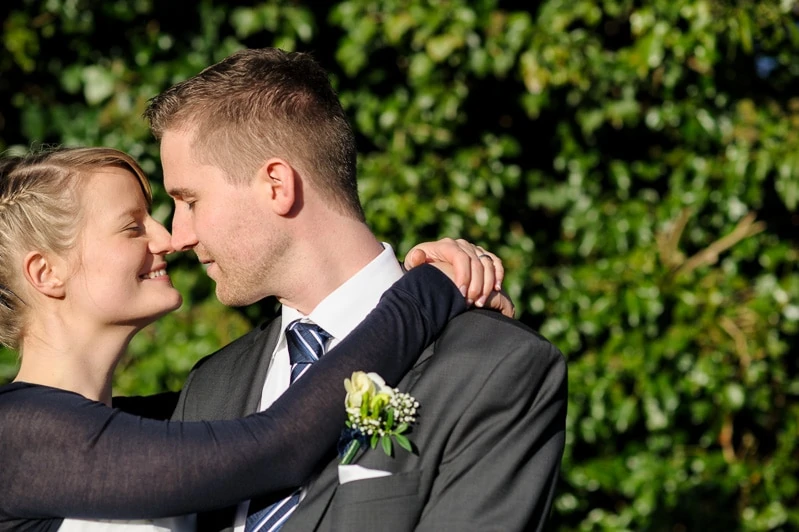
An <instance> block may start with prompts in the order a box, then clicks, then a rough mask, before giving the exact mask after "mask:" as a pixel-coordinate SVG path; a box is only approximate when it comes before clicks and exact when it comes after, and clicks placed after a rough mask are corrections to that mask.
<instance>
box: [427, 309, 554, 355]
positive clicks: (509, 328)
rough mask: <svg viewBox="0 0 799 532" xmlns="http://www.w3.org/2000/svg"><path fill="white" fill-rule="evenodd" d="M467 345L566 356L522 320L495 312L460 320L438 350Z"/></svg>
mask: <svg viewBox="0 0 799 532" xmlns="http://www.w3.org/2000/svg"><path fill="white" fill-rule="evenodd" d="M463 344H467V345H469V344H471V345H480V346H486V347H490V348H491V349H492V350H494V349H497V348H502V347H514V348H518V349H524V350H534V351H546V352H548V353H550V354H551V356H559V357H562V356H563V355H562V354H561V352H560V351H559V350H558V348H557V347H555V346H554V345H553V344H552V342H550V341H549V340H547V339H546V338H544V337H543V336H542V335H541V334H540V333H539V332H537V331H535V330H533V329H532V328H530V327H529V326H527V325H525V324H524V323H522V322H520V321H519V320H515V319H511V318H508V317H506V316H503V315H502V314H500V313H499V312H496V311H493V310H470V311H468V312H464V313H463V314H461V315H459V316H457V317H456V318H454V319H453V320H452V321H450V322H449V324H448V325H447V326H446V327H445V328H444V330H443V331H442V333H441V334H440V335H439V338H438V340H437V341H436V346H437V349H440V348H444V347H449V346H461V345H463Z"/></svg>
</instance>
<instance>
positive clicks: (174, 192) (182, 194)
mask: <svg viewBox="0 0 799 532" xmlns="http://www.w3.org/2000/svg"><path fill="white" fill-rule="evenodd" d="M166 193H167V194H169V195H170V196H172V197H173V198H178V199H182V198H186V197H191V196H194V191H193V190H191V189H188V188H170V189H169V190H167V191H166Z"/></svg>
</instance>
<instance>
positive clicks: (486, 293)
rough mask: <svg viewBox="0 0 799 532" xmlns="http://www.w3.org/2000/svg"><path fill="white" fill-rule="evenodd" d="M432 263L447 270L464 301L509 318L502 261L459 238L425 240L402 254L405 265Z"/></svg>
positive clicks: (511, 313)
mask: <svg viewBox="0 0 799 532" xmlns="http://www.w3.org/2000/svg"><path fill="white" fill-rule="evenodd" d="M426 263H432V264H433V265H434V266H436V267H438V268H439V269H440V270H441V271H443V272H444V273H446V274H447V275H448V276H449V277H450V279H452V282H454V283H455V285H456V286H457V287H458V288H459V289H460V291H461V293H462V294H463V296H464V297H465V298H466V302H467V304H469V305H472V304H474V305H475V306H477V307H485V308H490V309H495V310H499V311H500V312H502V314H504V315H505V316H508V317H510V318H512V317H513V315H514V311H515V309H514V306H513V302H512V301H511V300H510V298H509V297H508V296H507V295H506V294H505V293H504V292H502V280H503V279H504V277H505V268H504V267H503V266H502V260H501V259H500V258H499V257H497V256H496V255H494V254H493V253H491V252H488V251H486V250H485V249H484V248H482V247H480V246H475V245H474V244H472V243H470V242H467V241H466V240H463V239H462V238H459V239H457V240H453V239H451V238H444V239H442V240H439V241H437V242H424V243H422V244H418V245H416V246H414V247H413V248H411V250H410V251H409V252H408V254H407V255H406V257H405V268H407V269H409V270H410V269H411V268H413V267H415V266H419V265H421V264H426Z"/></svg>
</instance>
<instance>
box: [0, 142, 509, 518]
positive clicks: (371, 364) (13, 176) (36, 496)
mask: <svg viewBox="0 0 799 532" xmlns="http://www.w3.org/2000/svg"><path fill="white" fill-rule="evenodd" d="M150 201H151V195H150V188H149V185H148V183H147V180H146V178H145V177H144V174H143V172H142V170H141V169H140V168H139V166H138V165H137V164H136V163H135V161H133V159H131V158H130V157H129V156H127V155H125V154H124V153H122V152H118V151H116V150H111V149H104V148H83V149H72V150H59V151H53V152H49V153H44V154H40V155H36V156H31V157H28V158H25V159H19V158H16V159H9V160H6V161H4V162H3V163H2V164H0V342H2V343H4V344H6V345H8V346H11V347H12V348H16V349H19V352H20V355H21V366H20V371H19V374H18V375H17V378H16V379H15V382H14V383H12V384H9V385H7V386H3V387H0V530H17V529H19V530H22V529H24V530H55V529H57V528H58V527H59V526H60V525H61V522H62V520H61V517H63V516H71V517H72V516H74V517H82V518H109V519H136V518H144V517H161V516H170V515H178V514H184V513H190V512H193V511H197V510H202V509H209V508H214V507H220V506H226V505H229V504H232V503H235V502H237V501H239V500H245V499H248V498H251V497H252V496H254V495H256V494H259V493H263V492H268V491H276V490H283V489H287V488H292V487H296V486H298V485H300V484H301V483H302V482H303V480H304V479H305V478H306V477H307V476H308V475H309V474H310V473H311V471H312V469H313V466H314V465H315V464H316V462H317V461H318V460H319V459H320V458H321V457H322V455H323V454H324V452H325V451H326V450H327V449H328V448H330V446H331V445H332V444H333V443H334V442H335V439H336V437H337V435H338V433H339V431H340V429H341V427H342V426H343V422H344V409H343V405H342V401H343V397H344V391H343V385H342V382H343V379H344V378H345V377H347V376H349V375H350V374H351V373H352V371H355V370H364V371H376V372H378V373H380V374H382V375H383V376H384V377H385V378H386V380H387V381H389V382H396V381H398V380H399V378H400V377H401V376H402V374H403V373H404V371H406V370H407V368H408V367H409V366H410V364H411V363H412V362H413V360H414V359H415V357H416V356H417V355H418V353H419V352H420V351H421V350H422V349H423V348H424V346H425V345H426V344H427V343H429V342H430V341H431V340H432V339H433V338H434V337H435V335H436V334H437V333H438V332H439V330H440V329H441V328H442V327H443V326H444V325H445V324H446V322H447V321H448V320H449V319H450V318H451V317H453V316H454V315H456V314H457V313H459V312H461V311H462V310H464V308H465V303H464V299H463V296H462V295H461V294H460V293H459V291H458V290H457V289H456V288H455V285H454V284H453V283H452V282H448V281H446V280H445V279H446V278H445V277H444V276H443V275H442V274H441V273H440V272H439V271H437V270H436V269H434V268H431V267H421V268H416V269H414V270H412V271H411V272H410V273H409V274H408V275H406V276H405V277H404V278H403V279H402V280H400V281H399V282H398V283H397V285H395V287H393V288H392V289H391V290H389V291H388V292H387V293H386V295H385V296H384V298H383V300H382V301H381V303H380V305H379V306H378V308H377V309H376V310H375V311H374V312H372V314H370V315H369V316H368V317H367V319H366V320H365V321H364V323H363V324H362V326H360V327H358V328H357V329H356V330H355V331H354V332H353V333H352V334H351V335H350V336H349V337H347V338H346V339H345V340H343V341H342V342H341V344H340V345H339V346H338V347H336V348H335V349H333V350H331V352H330V353H329V354H327V355H325V356H324V357H323V358H321V359H320V360H319V361H318V362H317V363H316V364H314V366H313V367H312V368H311V369H310V370H309V371H308V372H307V373H306V374H305V375H304V376H303V377H302V378H301V379H299V380H298V381H297V382H296V384H294V385H292V386H291V388H290V389H289V390H288V391H287V392H286V393H285V394H284V395H283V396H282V397H281V399H280V400H278V401H277V402H276V403H275V404H274V406H273V407H271V408H270V409H269V410H267V411H266V412H264V413H261V414H256V415H253V416H249V417H248V418H245V419H242V420H235V421H220V422H211V423H182V424H181V423H174V422H161V421H155V420H148V419H142V418H138V417H135V416H130V415H127V414H124V413H122V412H121V411H119V410H114V409H111V408H109V407H108V405H109V404H110V399H111V384H110V383H111V375H112V374H113V370H114V367H115V366H116V364H117V362H118V361H119V358H120V357H121V356H122V354H123V353H124V352H125V349H126V347H127V345H128V342H129V341H130V339H131V338H132V336H133V335H134V334H135V333H136V332H138V331H139V330H141V328H143V327H144V326H145V325H147V324H149V323H151V322H152V321H153V320H155V319H157V318H158V317H160V316H162V315H164V314H166V313H167V312H170V311H172V310H175V309H176V308H178V307H179V306H180V304H181V297H180V294H178V292H177V291H176V290H175V289H174V288H173V287H172V286H171V284H170V282H169V277H168V274H167V272H166V270H167V268H166V262H165V261H164V257H165V255H166V254H167V253H169V252H171V251H172V249H171V248H170V238H169V234H168V232H167V231H166V229H165V228H164V227H163V226H161V225H160V224H159V223H157V222H156V221H155V220H154V219H153V218H152V217H151V216H150V214H149V207H150ZM491 273H492V274H493V272H491ZM487 277H488V276H487ZM488 284H489V285H490V284H493V280H492V281H491V283H488ZM432 288H434V289H432ZM387 333H388V334H387ZM386 351H389V352H393V353H396V355H397V356H391V357H386V356H381V353H385V352H386Z"/></svg>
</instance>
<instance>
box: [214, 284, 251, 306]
mask: <svg viewBox="0 0 799 532" xmlns="http://www.w3.org/2000/svg"><path fill="white" fill-rule="evenodd" d="M216 298H217V299H218V300H219V302H220V303H222V304H223V305H225V306H227V307H246V306H247V305H251V304H253V303H255V302H256V301H258V298H254V297H252V296H250V297H246V296H245V295H244V294H239V293H235V292H233V291H228V290H225V289H224V288H223V287H222V286H220V284H219V283H218V282H217V283H216Z"/></svg>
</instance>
